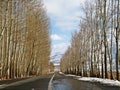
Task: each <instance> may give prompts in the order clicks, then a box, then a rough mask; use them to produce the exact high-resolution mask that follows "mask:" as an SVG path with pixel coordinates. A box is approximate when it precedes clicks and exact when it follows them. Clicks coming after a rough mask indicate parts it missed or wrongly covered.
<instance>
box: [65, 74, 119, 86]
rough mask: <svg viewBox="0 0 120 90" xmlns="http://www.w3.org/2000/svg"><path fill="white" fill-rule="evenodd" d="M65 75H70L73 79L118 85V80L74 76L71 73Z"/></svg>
mask: <svg viewBox="0 0 120 90" xmlns="http://www.w3.org/2000/svg"><path fill="white" fill-rule="evenodd" d="M66 76H72V77H74V78H75V79H77V80H81V81H89V82H98V83H101V84H105V85H110V86H120V81H118V80H110V79H102V78H93V77H81V76H76V75H71V74H68V75H66Z"/></svg>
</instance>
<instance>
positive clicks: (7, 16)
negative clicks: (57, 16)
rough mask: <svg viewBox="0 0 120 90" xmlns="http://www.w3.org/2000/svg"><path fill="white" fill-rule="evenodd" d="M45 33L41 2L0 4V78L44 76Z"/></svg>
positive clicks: (46, 23)
mask: <svg viewBox="0 0 120 90" xmlns="http://www.w3.org/2000/svg"><path fill="white" fill-rule="evenodd" d="M49 33H50V32H49V19H48V16H47V15H46V11H45V8H44V5H43V3H42V1H41V0H39V2H38V1H37V0H0V78H1V79H4V78H16V77H26V76H29V75H33V74H34V75H40V74H45V73H47V72H48V62H49V61H48V60H49V58H50V57H49V56H50V37H49Z"/></svg>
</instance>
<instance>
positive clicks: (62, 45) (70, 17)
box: [43, 0, 84, 64]
mask: <svg viewBox="0 0 120 90" xmlns="http://www.w3.org/2000/svg"><path fill="white" fill-rule="evenodd" d="M83 1H84V0H43V2H44V5H45V7H46V10H47V14H48V16H49V18H50V22H51V28H50V29H51V41H52V44H51V45H52V46H51V50H52V52H51V57H52V56H55V55H56V56H57V57H55V58H54V59H52V58H51V60H52V61H54V62H55V64H59V60H60V58H61V54H64V52H65V51H66V49H67V47H68V46H69V45H70V40H71V36H72V33H74V32H75V31H76V30H78V27H79V20H80V19H79V17H80V16H81V14H82V13H81V12H80V6H81V4H83ZM59 54H60V55H59Z"/></svg>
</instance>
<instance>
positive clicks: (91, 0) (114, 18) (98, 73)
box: [60, 0, 120, 80]
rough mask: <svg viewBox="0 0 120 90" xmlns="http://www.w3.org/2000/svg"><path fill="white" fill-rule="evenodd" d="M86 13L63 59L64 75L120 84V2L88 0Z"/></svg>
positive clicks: (84, 9)
mask: <svg viewBox="0 0 120 90" xmlns="http://www.w3.org/2000/svg"><path fill="white" fill-rule="evenodd" d="M82 9H83V12H84V15H83V17H81V18H80V30H79V31H77V32H75V33H74V35H73V37H72V40H71V45H70V47H69V48H68V49H67V51H66V52H65V54H64V55H63V57H62V59H61V64H60V66H61V71H62V72H65V73H72V74H77V75H81V76H91V77H101V78H108V77H109V78H111V79H117V80H120V78H119V71H120V56H119V55H120V52H119V51H120V49H119V48H120V47H119V44H120V0H87V2H85V5H84V6H83V7H82Z"/></svg>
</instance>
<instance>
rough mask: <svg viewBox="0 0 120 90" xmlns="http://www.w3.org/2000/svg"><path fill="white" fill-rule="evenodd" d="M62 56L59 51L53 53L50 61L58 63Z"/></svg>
mask: <svg viewBox="0 0 120 90" xmlns="http://www.w3.org/2000/svg"><path fill="white" fill-rule="evenodd" d="M62 56H63V54H61V53H60V52H57V53H55V54H54V55H53V56H51V61H52V62H53V63H54V65H59V64H60V59H61V57H62Z"/></svg>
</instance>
